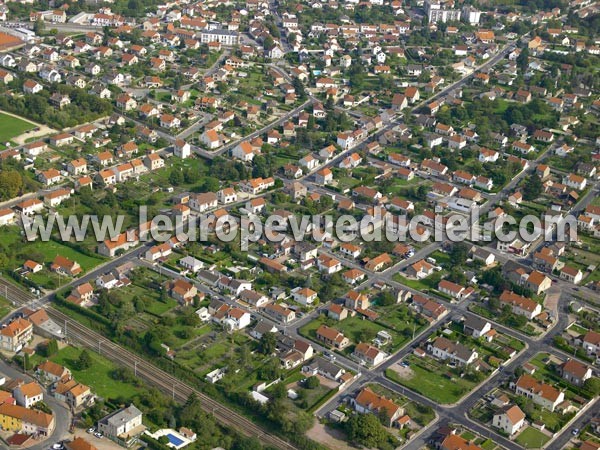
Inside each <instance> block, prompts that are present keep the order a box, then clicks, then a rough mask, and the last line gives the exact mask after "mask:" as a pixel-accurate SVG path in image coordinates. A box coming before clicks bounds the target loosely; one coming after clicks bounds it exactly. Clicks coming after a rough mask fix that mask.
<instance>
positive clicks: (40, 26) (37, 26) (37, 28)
mask: <svg viewBox="0 0 600 450" xmlns="http://www.w3.org/2000/svg"><path fill="white" fill-rule="evenodd" d="M45 29H46V24H44V21H43V20H42V19H38V20H36V21H35V23H34V24H33V32H34V33H35V34H36V35H38V36H39V35H40V33H41V32H42V31H44V30H45Z"/></svg>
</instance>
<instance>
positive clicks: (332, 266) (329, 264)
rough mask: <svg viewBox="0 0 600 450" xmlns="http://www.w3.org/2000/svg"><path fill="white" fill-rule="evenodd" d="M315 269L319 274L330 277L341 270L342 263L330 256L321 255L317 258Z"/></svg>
mask: <svg viewBox="0 0 600 450" xmlns="http://www.w3.org/2000/svg"><path fill="white" fill-rule="evenodd" d="M317 267H318V269H319V271H320V272H324V273H326V274H328V275H331V274H333V273H336V272H339V271H340V270H342V263H341V262H340V261H338V260H337V259H335V258H332V257H331V256H328V255H325V254H321V255H319V257H318V258H317Z"/></svg>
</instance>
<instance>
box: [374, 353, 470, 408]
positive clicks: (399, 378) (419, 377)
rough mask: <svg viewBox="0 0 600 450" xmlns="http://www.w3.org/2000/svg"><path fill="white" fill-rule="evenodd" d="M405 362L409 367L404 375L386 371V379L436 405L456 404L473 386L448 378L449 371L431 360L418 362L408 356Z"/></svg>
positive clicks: (461, 380) (392, 370) (457, 379)
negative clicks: (434, 402) (436, 403)
mask: <svg viewBox="0 0 600 450" xmlns="http://www.w3.org/2000/svg"><path fill="white" fill-rule="evenodd" d="M407 361H408V362H409V363H410V367H409V370H408V371H406V372H408V373H407V374H406V375H404V374H403V375H400V374H399V373H398V372H397V371H396V370H394V369H387V370H386V372H385V375H386V377H387V378H389V379H390V380H392V381H395V382H396V383H399V384H401V385H403V386H406V387H407V388H409V389H412V390H414V391H416V392H418V393H420V394H423V395H424V396H425V397H427V398H430V399H431V400H433V401H436V402H438V403H441V404H451V403H456V402H457V401H458V400H459V399H460V398H461V397H462V396H463V395H465V394H466V393H467V392H468V391H469V390H471V389H472V388H473V386H475V383H474V382H471V381H469V380H466V379H465V378H460V377H459V376H454V374H452V376H448V375H447V374H448V373H450V370H451V369H450V368H449V367H446V366H445V365H442V364H440V363H438V362H437V361H435V360H433V359H431V358H427V357H426V358H425V359H422V360H420V359H417V358H416V357H414V356H409V357H408V358H407Z"/></svg>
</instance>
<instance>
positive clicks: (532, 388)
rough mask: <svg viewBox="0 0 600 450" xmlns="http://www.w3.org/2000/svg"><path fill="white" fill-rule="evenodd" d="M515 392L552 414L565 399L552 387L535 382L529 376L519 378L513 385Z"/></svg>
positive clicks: (561, 393)
mask: <svg viewBox="0 0 600 450" xmlns="http://www.w3.org/2000/svg"><path fill="white" fill-rule="evenodd" d="M515 392H516V394H517V395H523V396H525V397H527V398H528V399H530V400H531V401H533V403H535V404H537V405H540V406H541V407H543V408H546V409H547V410H549V411H552V412H554V410H555V409H556V407H557V406H558V405H559V404H561V403H562V402H563V401H564V399H565V395H564V393H563V392H561V391H559V390H558V389H556V388H555V387H554V386H550V385H549V384H546V383H543V382H541V381H538V380H536V379H535V378H533V377H532V376H531V375H529V374H524V375H521V376H520V377H519V379H518V380H517V382H516V383H515Z"/></svg>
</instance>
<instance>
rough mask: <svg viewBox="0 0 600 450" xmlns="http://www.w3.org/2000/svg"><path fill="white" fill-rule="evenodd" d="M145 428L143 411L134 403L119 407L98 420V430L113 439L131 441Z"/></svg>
mask: <svg viewBox="0 0 600 450" xmlns="http://www.w3.org/2000/svg"><path fill="white" fill-rule="evenodd" d="M144 430H145V427H144V426H143V425H142V412H141V411H140V410H139V409H137V408H136V407H135V406H134V405H129V406H128V407H126V408H122V409H119V410H117V411H115V412H113V413H111V414H109V415H108V416H106V417H104V418H103V419H100V420H99V421H98V431H99V432H101V433H103V434H104V436H106V437H108V438H109V439H111V440H116V441H121V442H129V441H130V440H131V439H132V438H135V437H137V436H138V435H140V434H141V433H142V432H143V431H144Z"/></svg>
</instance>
